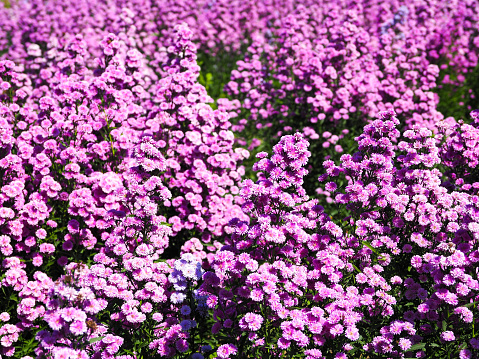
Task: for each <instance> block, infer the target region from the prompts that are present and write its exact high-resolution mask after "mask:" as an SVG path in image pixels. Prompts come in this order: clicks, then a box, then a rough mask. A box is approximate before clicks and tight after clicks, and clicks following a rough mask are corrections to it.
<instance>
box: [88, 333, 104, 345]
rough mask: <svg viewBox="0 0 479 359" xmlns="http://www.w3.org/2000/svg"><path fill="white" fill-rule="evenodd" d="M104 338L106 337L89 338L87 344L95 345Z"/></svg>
mask: <svg viewBox="0 0 479 359" xmlns="http://www.w3.org/2000/svg"><path fill="white" fill-rule="evenodd" d="M105 337H106V335H104V336H102V337H96V338H91V339H90V340H89V341H88V342H89V343H90V344H92V343H96V342H99V341H100V340H102V339H103V338H105Z"/></svg>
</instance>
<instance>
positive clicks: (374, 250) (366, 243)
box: [362, 241, 378, 254]
mask: <svg viewBox="0 0 479 359" xmlns="http://www.w3.org/2000/svg"><path fill="white" fill-rule="evenodd" d="M362 243H363V245H365V246H366V247H368V248H369V249H370V250H372V251H373V252H374V253H376V254H378V251H377V250H376V248H374V247H373V246H372V245H371V244H370V243H369V242H368V241H362Z"/></svg>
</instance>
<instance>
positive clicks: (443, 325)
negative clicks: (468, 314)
mask: <svg viewBox="0 0 479 359" xmlns="http://www.w3.org/2000/svg"><path fill="white" fill-rule="evenodd" d="M446 329H447V323H446V321H445V320H443V321H442V331H443V332H445V331H446Z"/></svg>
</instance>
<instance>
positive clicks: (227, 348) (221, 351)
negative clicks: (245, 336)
mask: <svg viewBox="0 0 479 359" xmlns="http://www.w3.org/2000/svg"><path fill="white" fill-rule="evenodd" d="M237 352H238V348H236V346H234V345H233V344H223V345H221V346H220V347H219V348H218V350H217V351H216V354H217V355H218V358H222V359H225V358H229V357H230V356H231V355H235V354H236V353H237Z"/></svg>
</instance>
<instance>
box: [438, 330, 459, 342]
mask: <svg viewBox="0 0 479 359" xmlns="http://www.w3.org/2000/svg"><path fill="white" fill-rule="evenodd" d="M441 339H442V340H444V341H445V342H452V341H454V340H456V337H455V336H454V333H453V332H452V331H450V330H447V331H445V332H442V333H441Z"/></svg>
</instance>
